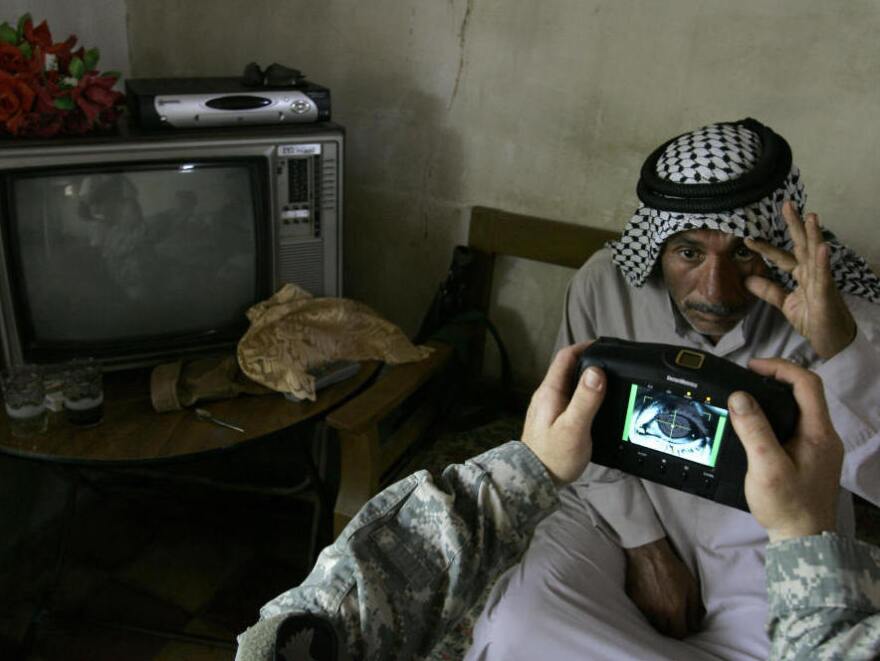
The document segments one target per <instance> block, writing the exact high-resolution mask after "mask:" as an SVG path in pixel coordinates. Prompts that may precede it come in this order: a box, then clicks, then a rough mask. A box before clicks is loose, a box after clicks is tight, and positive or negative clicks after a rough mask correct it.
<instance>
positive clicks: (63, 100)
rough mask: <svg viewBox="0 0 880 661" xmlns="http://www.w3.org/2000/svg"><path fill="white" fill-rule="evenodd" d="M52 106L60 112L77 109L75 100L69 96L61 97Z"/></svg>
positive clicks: (54, 100) (53, 101)
mask: <svg viewBox="0 0 880 661" xmlns="http://www.w3.org/2000/svg"><path fill="white" fill-rule="evenodd" d="M52 105H54V106H55V107H56V108H58V109H59V110H73V109H74V108H75V107H76V104H74V102H73V99H71V98H70V97H69V96H59V97H57V98H55V99H53V100H52Z"/></svg>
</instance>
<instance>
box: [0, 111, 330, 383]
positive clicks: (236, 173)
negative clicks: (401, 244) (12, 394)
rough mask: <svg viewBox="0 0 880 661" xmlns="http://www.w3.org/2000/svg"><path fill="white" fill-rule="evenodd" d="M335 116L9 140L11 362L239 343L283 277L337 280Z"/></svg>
mask: <svg viewBox="0 0 880 661" xmlns="http://www.w3.org/2000/svg"><path fill="white" fill-rule="evenodd" d="M343 138H344V132H343V130H342V128H341V127H339V126H337V125H334V124H309V125H305V124H300V125H291V126H265V127H252V128H245V127H232V128H226V129H205V130H201V131H179V132H165V133H161V134H155V133H154V134H148V133H141V134H139V133H137V132H133V131H121V132H120V133H119V134H116V135H113V136H106V137H96V138H70V139H60V140H51V141H35V142H30V141H23V140H7V141H5V142H0V339H2V346H3V359H4V363H5V364H6V365H16V364H21V363H37V364H46V363H55V362H59V361H63V360H67V359H69V358H73V357H78V356H92V357H95V358H97V359H98V360H99V361H101V363H102V364H103V365H104V367H105V369H122V368H128V367H137V366H146V365H151V364H156V363H159V362H163V361H166V360H169V359H174V358H176V357H178V356H184V355H191V354H199V353H206V352H213V351H221V350H229V349H231V348H233V347H234V346H235V344H236V343H237V341H238V340H239V339H240V337H241V335H242V334H243V333H244V331H245V330H246V329H247V325H248V322H247V318H246V315H245V312H246V310H247V309H248V308H249V307H250V306H252V305H253V304H254V303H257V302H258V301H261V300H264V299H265V298H268V297H269V296H271V295H272V294H273V293H274V292H275V291H277V290H278V289H279V288H280V287H281V286H282V285H284V284H285V283H293V284H296V285H299V286H300V287H302V288H303V289H305V290H307V291H308V292H310V293H311V294H313V295H314V296H340V295H341V294H342V212H343V205H342V177H343V155H344V151H343V145H344V140H343Z"/></svg>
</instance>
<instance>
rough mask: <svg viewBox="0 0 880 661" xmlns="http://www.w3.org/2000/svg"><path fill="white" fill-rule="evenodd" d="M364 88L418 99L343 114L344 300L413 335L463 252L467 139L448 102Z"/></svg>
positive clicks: (386, 84)
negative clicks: (456, 252)
mask: <svg viewBox="0 0 880 661" xmlns="http://www.w3.org/2000/svg"><path fill="white" fill-rule="evenodd" d="M362 82H363V81H362ZM366 82H367V83H369V84H370V85H371V87H372V88H373V89H376V90H383V89H400V88H404V89H406V88H408V87H411V89H412V91H410V92H409V93H407V94H406V95H405V97H403V98H401V99H400V100H399V101H398V102H397V103H395V104H383V103H380V102H379V101H378V100H377V103H376V104H371V105H369V106H366V107H364V106H361V107H358V108H356V109H355V110H354V111H351V112H349V113H340V117H339V121H340V123H342V124H343V125H344V126H345V127H346V135H347V156H346V188H345V195H346V212H345V217H346V226H345V241H344V251H345V259H344V264H345V266H344V278H345V291H346V296H348V297H351V298H356V299H359V300H362V301H364V302H366V303H367V304H369V305H371V306H373V307H374V308H376V309H377V311H378V312H380V314H382V315H383V316H385V317H387V318H388V319H390V320H391V321H393V322H395V323H397V324H399V325H400V326H401V327H402V328H403V329H404V331H405V332H406V333H407V334H408V335H412V334H413V333H414V332H415V331H416V329H417V328H418V326H419V323H420V321H421V318H422V316H423V315H424V313H425V312H426V310H427V308H428V306H429V304H430V302H431V299H432V297H433V295H434V292H435V291H436V288H437V286H438V285H439V283H440V282H441V281H442V280H443V278H444V277H445V273H446V270H447V268H448V266H449V261H450V259H451V256H452V249H453V247H454V246H455V245H456V244H458V243H465V242H466V236H467V216H468V209H467V208H466V207H465V205H464V204H463V203H462V201H461V199H460V197H461V194H462V177H463V176H464V169H463V168H462V159H463V153H462V146H461V137H460V134H459V132H458V131H457V130H456V129H455V128H453V127H450V126H448V125H447V124H446V114H447V111H446V106H445V102H444V100H443V99H441V98H438V97H434V96H429V95H426V94H423V93H421V92H419V91H417V90H416V84H417V81H415V80H414V81H412V83H411V84H409V85H408V84H407V83H402V82H401V81H400V80H394V81H383V80H381V79H379V78H374V79H372V80H368V81H366ZM385 101H387V99H386V100H385Z"/></svg>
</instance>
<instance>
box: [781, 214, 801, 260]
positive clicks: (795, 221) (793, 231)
mask: <svg viewBox="0 0 880 661" xmlns="http://www.w3.org/2000/svg"><path fill="white" fill-rule="evenodd" d="M782 217H783V218H785V223H786V225H788V233H789V235H790V236H791V240H792V241H794V256H795V257H796V258H797V260H798V262H801V263H803V262H805V261H806V257H807V233H806V231H805V230H804V223H803V221H801V217H800V216H799V215H798V212H797V208H796V207H795V205H794V202H792V201H791V200H786V201H785V202H784V203H783V205H782Z"/></svg>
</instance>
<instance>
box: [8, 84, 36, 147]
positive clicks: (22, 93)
mask: <svg viewBox="0 0 880 661" xmlns="http://www.w3.org/2000/svg"><path fill="white" fill-rule="evenodd" d="M33 102H34V91H33V90H32V89H31V88H30V87H29V86H28V85H27V83H25V82H24V81H23V80H20V79H18V78H16V77H15V76H10V75H9V74H8V73H6V72H4V71H0V126H4V127H5V128H6V130H7V131H9V132H10V133H11V134H12V135H16V134H17V133H18V131H19V128H20V127H21V123H22V121H23V120H24V116H25V114H26V113H27V112H28V111H30V109H31V106H32V105H33Z"/></svg>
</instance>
